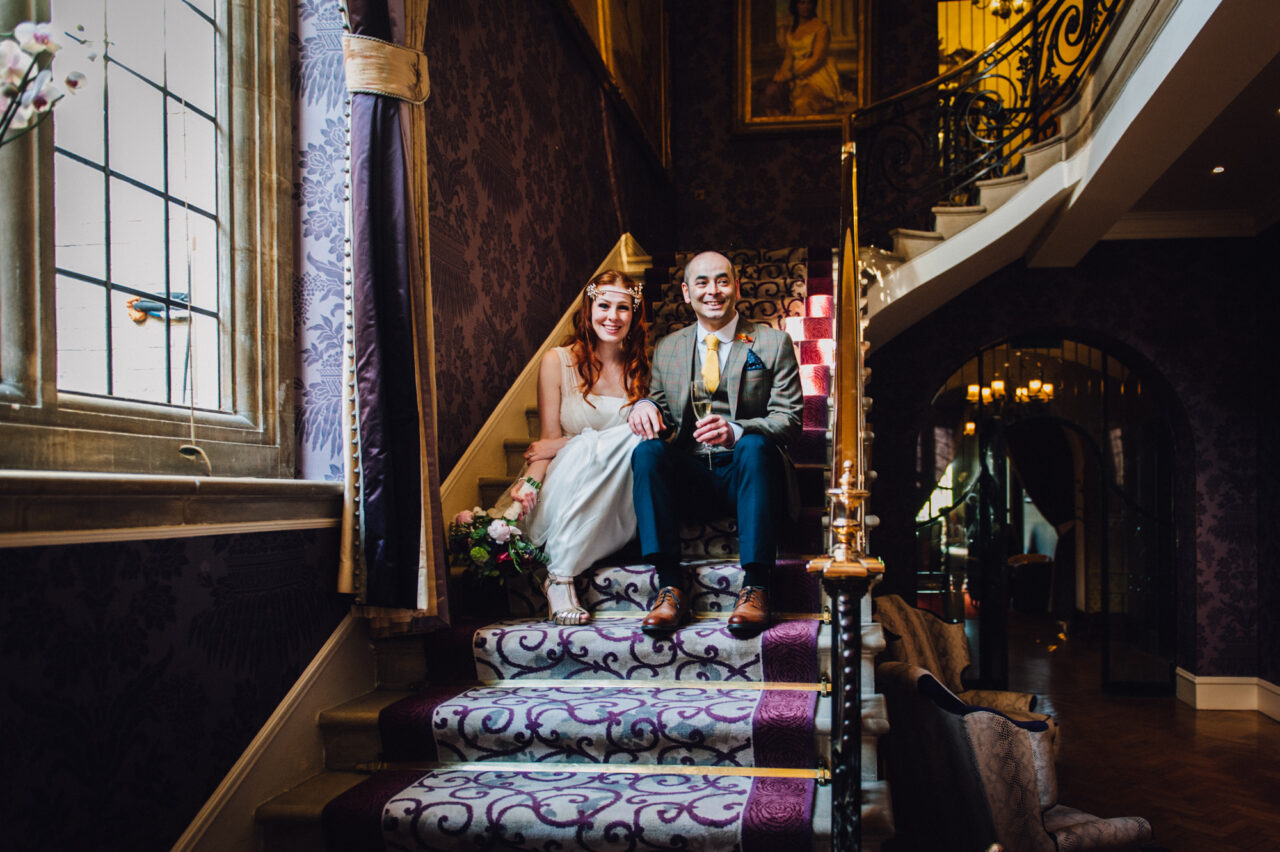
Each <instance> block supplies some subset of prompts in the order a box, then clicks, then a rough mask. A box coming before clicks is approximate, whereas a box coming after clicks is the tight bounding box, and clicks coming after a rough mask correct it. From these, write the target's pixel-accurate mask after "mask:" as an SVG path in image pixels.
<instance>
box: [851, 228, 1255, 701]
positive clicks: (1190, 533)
mask: <svg viewBox="0 0 1280 852" xmlns="http://www.w3.org/2000/svg"><path fill="white" fill-rule="evenodd" d="M1270 236H1271V237H1274V236H1275V234H1274V233H1272V234H1271V235H1270ZM1267 244H1268V236H1267V235H1264V236H1262V237H1259V238H1258V239H1256V240H1233V241H1227V240H1216V241H1210V240H1180V241H1160V242H1155V241H1152V242H1133V243H1117V242H1107V243H1101V244H1099V245H1098V246H1097V247H1095V248H1094V249H1093V251H1092V252H1090V254H1089V255H1088V256H1086V258H1085V259H1084V260H1083V261H1082V262H1081V263H1080V264H1079V265H1078V266H1076V267H1075V268H1073V269H1024V268H1021V267H1019V266H1012V267H1008V268H1006V269H1004V270H1002V271H1001V272H999V273H997V274H996V275H993V276H991V277H990V278H988V279H987V280H985V281H984V282H982V283H980V284H978V285H977V286H975V287H973V288H971V289H970V290H968V291H967V292H965V293H964V294H962V295H961V296H960V297H959V298H957V299H956V300H954V301H953V302H951V303H950V304H948V305H946V306H945V307H943V308H941V309H939V310H937V311H935V312H934V313H933V314H932V315H930V316H929V317H928V318H926V319H925V320H924V321H922V322H920V323H918V324H917V325H915V326H914V327H912V328H911V329H909V330H907V331H906V332H904V333H903V334H900V335H899V336H898V337H896V338H894V339H893V340H891V341H889V342H888V343H887V344H886V345H885V346H884V347H883V348H879V349H877V350H876V351H875V352H873V353H872V356H871V361H870V365H871V367H872V369H873V371H874V372H873V379H872V383H871V385H870V387H869V393H870V395H871V396H872V397H873V399H874V400H875V408H874V409H873V413H872V419H873V425H874V431H875V433H876V436H877V437H876V444H875V447H874V460H873V466H874V467H875V468H876V469H877V471H878V473H879V474H880V478H879V480H878V485H877V486H876V488H875V490H874V491H873V494H872V498H871V499H872V504H873V508H874V511H875V512H876V513H877V514H878V515H879V516H880V517H881V519H882V525H881V528H880V529H879V530H877V532H876V533H875V535H874V536H873V550H874V551H875V552H876V553H877V555H885V556H887V557H888V559H887V561H888V563H889V566H890V567H889V570H890V572H892V570H893V568H892V566H893V564H894V563H895V562H897V563H898V564H910V562H911V560H912V555H911V548H910V545H909V541H910V529H911V525H912V519H913V518H914V515H915V511H916V509H917V508H918V505H916V501H915V499H914V497H915V495H914V494H913V491H914V489H913V488H912V487H911V486H910V483H912V482H913V481H914V479H915V478H916V474H915V465H916V458H915V438H914V434H915V431H916V429H917V428H918V427H917V424H919V423H922V422H924V418H925V416H926V412H927V409H928V406H929V401H930V399H931V398H932V396H933V394H934V393H935V392H936V391H937V389H938V388H939V387H940V386H941V385H942V383H943V382H944V381H945V380H946V379H947V377H948V376H949V375H950V374H951V373H952V372H953V371H954V370H955V369H957V368H958V367H959V366H960V365H961V364H963V363H964V362H965V361H966V360H967V359H968V358H970V357H971V356H972V355H973V353H974V352H976V351H977V350H978V349H979V348H981V347H982V346H984V345H986V344H989V343H992V342H995V341H997V340H999V339H1002V338H1005V337H1007V336H1009V335H1011V334H1015V333H1024V332H1029V331H1036V330H1041V329H1042V330H1046V331H1054V332H1057V333H1064V334H1068V335H1070V336H1071V337H1073V338H1075V339H1079V340H1084V341H1086V342H1095V343H1098V344H1106V345H1107V346H1109V347H1111V348H1114V349H1116V350H1118V351H1125V350H1127V351H1129V353H1130V355H1129V356H1127V357H1125V358H1124V360H1126V361H1130V362H1132V361H1134V360H1137V361H1139V362H1141V361H1145V362H1147V364H1148V367H1149V376H1150V373H1154V374H1156V375H1155V376H1154V377H1152V378H1153V379H1154V381H1156V382H1157V383H1158V384H1161V385H1165V386H1167V388H1168V389H1169V391H1170V393H1171V395H1172V396H1173V397H1174V398H1175V399H1176V403H1175V404H1174V405H1173V406H1171V410H1170V417H1171V425H1172V426H1173V430H1174V435H1175V442H1176V444H1177V446H1176V448H1175V453H1176V455H1177V458H1178V460H1179V462H1180V463H1181V465H1182V466H1181V468H1180V469H1178V470H1176V471H1175V490H1176V492H1177V497H1178V499H1180V500H1181V502H1182V503H1183V509H1184V513H1183V514H1182V516H1181V517H1180V518H1179V526H1180V527H1181V528H1182V530H1183V535H1182V540H1183V541H1194V547H1193V548H1183V551H1184V552H1185V554H1186V555H1185V557H1184V560H1183V561H1182V562H1181V563H1180V564H1179V565H1178V566H1176V568H1171V570H1176V572H1177V577H1178V608H1179V613H1178V652H1177V664H1178V665H1180V666H1182V667H1184V668H1186V669H1188V670H1189V671H1192V672H1194V673H1196V674H1199V675H1215V676H1252V675H1262V676H1264V677H1268V679H1271V680H1272V682H1275V680H1274V678H1275V675H1276V669H1277V665H1278V664H1280V660H1278V659H1277V650H1276V649H1277V645H1276V643H1275V642H1274V641H1273V640H1274V636H1275V632H1274V628H1266V629H1264V628H1262V627H1261V626H1260V614H1261V613H1262V612H1264V611H1266V609H1267V606H1266V604H1267V603H1270V604H1271V606H1272V607H1274V605H1275V604H1277V603H1280V601H1278V600H1277V598H1276V591H1277V590H1276V585H1277V584H1276V582H1275V581H1274V580H1273V579H1267V580H1265V581H1263V580H1262V579H1261V577H1262V576H1266V572H1262V574H1261V576H1260V567H1261V565H1268V566H1269V564H1270V563H1260V555H1261V550H1260V545H1262V544H1265V545H1266V547H1267V549H1268V552H1271V553H1274V552H1275V536H1274V534H1272V533H1270V532H1265V533H1264V534H1263V535H1262V536H1261V538H1260V531H1263V530H1268V529H1269V527H1270V526H1271V525H1269V524H1265V523H1262V524H1260V518H1261V512H1262V511H1263V510H1264V504H1263V503H1262V502H1261V501H1262V499H1263V498H1264V497H1265V494H1266V493H1268V492H1267V489H1269V492H1270V493H1274V492H1275V485H1274V479H1275V473H1276V465H1275V453H1274V451H1271V450H1270V449H1268V453H1267V455H1266V456H1265V458H1267V459H1269V460H1270V461H1269V462H1266V464H1267V465H1268V466H1267V468H1265V469H1264V470H1263V471H1262V476H1259V465H1258V462H1259V459H1260V455H1259V444H1258V440H1259V429H1260V426H1261V421H1260V417H1259V412H1258V408H1257V400H1258V397H1257V395H1256V393H1255V392H1254V389H1253V388H1252V387H1251V383H1252V382H1253V381H1254V380H1255V379H1256V376H1257V371H1256V365H1257V364H1258V363H1261V360H1260V359H1261V356H1262V355H1263V354H1264V350H1263V348H1262V346H1263V340H1262V328H1263V327H1262V326H1261V324H1260V321H1259V309H1260V307H1261V306H1263V305H1264V304H1266V303H1265V302H1264V295H1265V283H1264V282H1265V281H1267V280H1269V278H1270V277H1272V276H1270V275H1268V274H1267V273H1266V269H1267V267H1266V266H1265V265H1264V264H1263V261H1262V252H1263V250H1264V246H1265V245H1267ZM1274 314H1275V310H1274V308H1272V309H1271V315H1272V316H1273V317H1274ZM868 334H869V337H870V338H871V340H872V342H873V344H874V342H875V341H874V337H875V326H874V324H873V325H872V326H871V328H870V329H869V331H868ZM1268 482H1270V484H1269V485H1268V484H1267V483H1268ZM892 483H905V484H907V486H906V487H896V486H891V484H892ZM1260 598H1261V602H1260ZM1267 636H1270V637H1271V639H1270V640H1267V641H1264V639H1265V637H1267Z"/></svg>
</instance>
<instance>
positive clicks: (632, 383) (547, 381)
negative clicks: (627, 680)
mask: <svg viewBox="0 0 1280 852" xmlns="http://www.w3.org/2000/svg"><path fill="white" fill-rule="evenodd" d="M641 305H642V300H641V290H640V287H639V286H638V285H637V284H636V283H635V281H633V280H632V279H631V278H630V277H628V276H627V275H625V274H624V273H622V272H619V271H617V270H612V269H610V270H606V271H605V272H602V273H600V274H599V275H597V276H596V277H595V278H593V279H592V280H591V283H589V284H588V285H587V288H586V291H585V293H584V295H583V297H582V307H581V308H580V309H579V310H578V312H577V313H576V314H574V317H573V332H572V333H571V334H570V335H569V337H568V338H567V339H566V340H565V343H564V345H563V346H559V347H557V348H555V349H552V350H551V351H549V352H547V354H546V355H544V356H543V358H542V364H541V365H540V369H539V373H538V419H539V421H540V422H541V434H540V437H539V438H538V440H536V441H534V442H533V443H532V444H530V445H529V448H528V450H526V451H525V461H526V463H527V468H526V471H525V476H524V477H523V478H522V479H521V480H520V481H518V482H517V483H516V484H515V485H513V486H512V487H511V491H510V495H511V498H512V499H513V500H515V501H517V502H519V503H520V504H521V506H522V507H523V511H522V514H523V515H524V516H525V517H526V524H525V527H526V529H525V535H526V536H527V537H528V539H529V540H530V541H532V542H533V543H534V544H537V545H540V546H543V547H544V548H545V550H546V553H547V556H548V557H549V562H548V565H547V580H546V583H545V584H544V586H543V591H544V592H545V593H546V595H547V604H548V607H549V616H550V618H551V620H552V621H554V622H555V623H556V624H560V625H580V624H586V623H587V622H589V621H590V620H591V615H590V614H589V613H588V612H587V611H586V610H585V609H583V608H582V606H581V605H580V604H579V603H578V596H577V592H576V590H575V588H574V578H575V577H576V576H577V575H579V574H581V573H582V572H583V571H585V570H586V569H587V568H588V567H589V566H590V565H591V564H592V563H593V562H595V561H596V560H597V559H600V558H601V557H604V556H607V555H609V554H610V553H613V552H614V551H616V550H618V549H619V548H621V547H622V545H624V544H626V543H627V542H628V541H629V540H630V539H631V538H632V536H634V535H635V531H636V516H635V509H634V507H633V505H632V501H631V450H632V449H633V448H634V447H635V445H636V443H637V442H638V441H639V440H640V439H639V438H638V437H636V436H635V435H634V434H632V432H631V428H630V427H629V426H628V425H627V414H628V412H629V410H630V407H631V404H632V403H634V402H635V401H636V400H638V399H642V398H643V397H644V396H645V394H646V393H648V390H649V358H648V354H647V351H646V346H645V343H646V340H645V335H646V331H645V323H644V317H643V316H642V314H643V311H642V308H641Z"/></svg>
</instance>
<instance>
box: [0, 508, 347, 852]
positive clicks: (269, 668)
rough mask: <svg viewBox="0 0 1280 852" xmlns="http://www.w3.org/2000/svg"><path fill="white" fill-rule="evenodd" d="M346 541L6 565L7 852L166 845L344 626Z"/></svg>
mask: <svg viewBox="0 0 1280 852" xmlns="http://www.w3.org/2000/svg"><path fill="white" fill-rule="evenodd" d="M337 549H338V542H337V532H336V531H335V530H307V531H301V532H280V533H260V534H255V535H236V536H232V535H222V536H207V537H203V538H194V539H184V540H174V539H169V540H163V541H149V542H122V543H117V544H85V545H69V546H58V547H40V548H23V549H13V550H4V551H0V553H3V561H4V570H3V571H0V670H3V671H4V673H5V688H4V690H3V692H2V693H0V730H3V731H4V735H5V761H4V769H3V777H4V780H3V788H0V789H3V792H4V799H5V811H6V813H7V814H9V815H10V816H9V818H8V819H6V820H5V826H4V840H5V846H6V848H9V849H86V848H93V849H102V850H117V849H118V850H139V849H167V848H169V847H170V846H171V845H172V844H173V842H174V841H175V840H177V839H178V836H179V835H180V834H181V833H182V832H183V830H184V829H186V827H187V823H189V822H190V821H191V818H192V817H193V816H195V814H196V813H197V812H198V811H199V810H200V808H201V806H202V805H203V804H204V802H205V800H206V799H207V798H208V797H209V796H210V794H212V793H213V791H214V789H215V788H216V787H217V785H218V784H219V783H220V782H221V780H222V777H223V776H224V775H225V774H226V772H227V770H229V769H230V768H231V766H232V764H233V763H234V762H235V761H236V760H237V759H238V758H239V757H240V754H241V752H242V751H244V749H245V747H246V746H248V745H249V742H250V741H251V740H252V739H253V737H254V736H255V735H256V734H257V733H258V730H259V728H261V727H262V725H263V723H264V722H266V720H267V718H268V717H269V716H270V715H271V713H272V711H274V710H275V708H276V705H277V704H278V703H279V701H280V699H281V698H282V697H283V696H284V695H285V693H286V692H287V691H288V690H289V689H290V687H292V686H293V683H294V681H295V680H296V679H297V677H298V675H299V674H301V672H302V670H303V668H304V667H305V666H306V665H307V663H308V662H310V660H311V658H312V657H313V656H314V655H315V653H316V652H317V651H318V650H319V649H320V647H321V645H322V644H323V643H324V642H325V640H326V639H328V638H329V635H330V633H332V632H333V629H334V628H335V627H337V625H338V623H339V622H340V621H341V620H342V617H343V616H344V615H345V614H346V611H347V604H346V600H345V599H344V598H342V597H340V596H339V595H338V594H337V593H335V592H334V591H332V589H333V577H334V575H335V574H336V572H337V559H336V553H337Z"/></svg>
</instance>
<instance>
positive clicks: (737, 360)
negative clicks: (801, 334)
mask: <svg viewBox="0 0 1280 852" xmlns="http://www.w3.org/2000/svg"><path fill="white" fill-rule="evenodd" d="M697 335H698V326H697V324H696V323H695V324H693V325H691V326H687V327H685V328H682V329H680V330H679V331H675V332H672V333H671V334H668V335H667V336H666V337H664V338H662V339H661V340H659V341H658V345H657V347H656V349H655V350H654V353H653V368H652V376H651V378H650V381H649V399H650V400H651V401H653V402H654V403H655V404H656V405H657V406H658V411H659V412H660V413H661V414H662V420H663V423H664V424H667V426H668V427H669V428H670V429H671V430H672V431H671V432H669V433H668V435H669V436H670V435H674V437H675V439H676V441H677V442H682V441H685V440H688V438H689V436H690V435H692V434H693V423H694V417H693V410H692V408H691V406H690V404H689V383H690V382H691V381H692V380H693V370H694V366H693V365H694V364H695V363H696V361H695V359H696V357H697V356H696V352H697V345H698V340H697ZM793 346H794V344H792V342H791V336H790V335H788V334H787V333H786V332H782V331H778V330H777V329H776V328H771V327H769V326H765V325H757V324H755V323H753V322H751V321H750V320H748V319H747V318H746V317H739V319H738V331H737V336H736V337H735V339H734V343H733V346H732V348H730V350H729V358H728V360H727V361H726V363H725V365H724V368H723V370H721V374H720V383H721V385H722V386H723V387H725V388H726V390H727V391H728V392H729V410H730V417H729V419H730V420H732V421H733V422H735V423H737V424H738V425H739V426H741V427H742V432H743V434H744V435H750V434H757V433H758V434H761V435H764V436H766V437H768V438H770V439H772V440H773V442H774V443H775V444H777V445H778V446H779V447H786V446H787V444H789V443H790V442H791V441H792V439H794V438H795V436H796V435H797V434H798V433H799V431H800V420H801V414H802V412H803V410H804V396H803V394H802V392H801V390H800V367H799V365H798V364H797V363H796V353H795V349H794V348H793ZM748 352H752V353H754V354H755V358H749V356H748ZM748 361H750V362H751V365H752V366H751V368H748Z"/></svg>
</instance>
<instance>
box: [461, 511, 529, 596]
mask: <svg viewBox="0 0 1280 852" xmlns="http://www.w3.org/2000/svg"><path fill="white" fill-rule="evenodd" d="M519 512H520V504H518V503H512V504H511V506H509V507H507V509H506V511H505V512H503V511H499V510H498V509H489V510H487V511H486V510H484V509H481V508H480V507H479V506H477V507H475V508H474V509H472V510H470V511H467V510H465V509H464V510H463V511H461V512H459V513H458V514H457V515H456V516H455V517H454V519H453V521H452V522H451V523H450V524H449V559H450V561H451V562H452V563H453V564H454V565H456V566H459V567H461V568H464V569H466V570H467V572H468V573H470V574H471V575H472V576H473V577H474V578H475V579H477V580H483V579H487V578H494V579H496V580H498V582H502V581H503V580H505V579H506V578H507V577H510V576H513V575H515V574H525V573H528V572H530V571H533V570H535V569H537V568H540V567H541V566H543V565H546V564H547V555H546V554H545V553H543V552H542V549H541V548H538V547H535V546H534V545H533V544H531V543H530V542H529V541H528V540H527V539H526V538H525V537H524V533H522V532H521V531H520V528H519V527H518V526H516V524H515V521H516V518H518V517H519Z"/></svg>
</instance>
